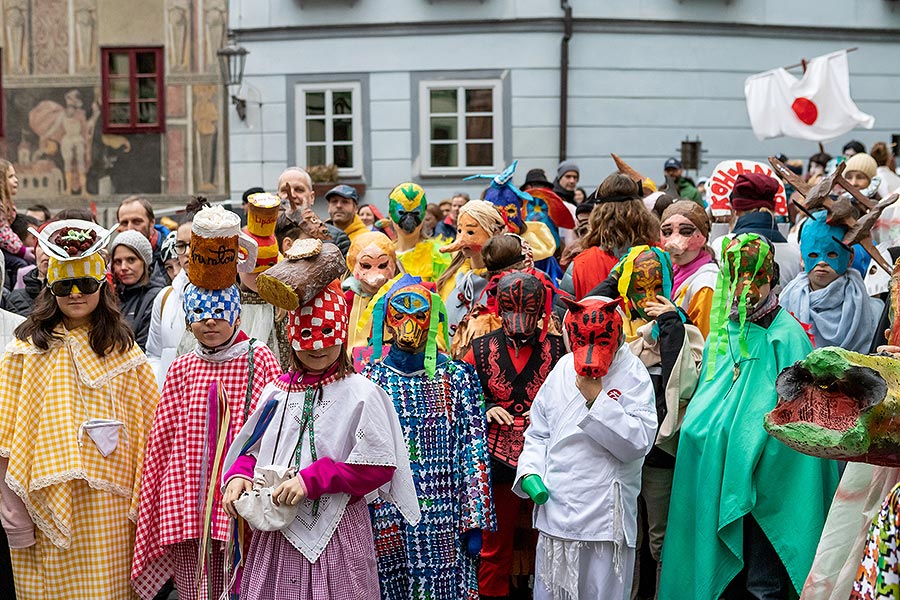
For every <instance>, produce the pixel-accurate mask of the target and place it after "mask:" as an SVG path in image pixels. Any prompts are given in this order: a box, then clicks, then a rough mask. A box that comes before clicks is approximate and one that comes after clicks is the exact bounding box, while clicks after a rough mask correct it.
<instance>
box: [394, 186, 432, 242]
mask: <svg viewBox="0 0 900 600" xmlns="http://www.w3.org/2000/svg"><path fill="white" fill-rule="evenodd" d="M427 205H428V201H427V200H426V199H425V190H423V189H422V187H421V186H419V185H416V184H415V183H411V182H407V183H401V184H400V185H398V186H397V187H395V188H394V189H393V190H391V193H390V195H389V196H388V209H389V212H390V215H391V220H392V221H393V222H394V223H395V224H396V225H397V226H398V227H399V228H400V229H402V230H403V231H405V232H406V233H412V232H414V231H415V230H416V228H418V227H419V225H421V224H422V220H423V219H424V218H425V207H426V206H427Z"/></svg>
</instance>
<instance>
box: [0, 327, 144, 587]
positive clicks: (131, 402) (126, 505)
mask: <svg viewBox="0 0 900 600" xmlns="http://www.w3.org/2000/svg"><path fill="white" fill-rule="evenodd" d="M58 332H59V333H60V334H62V335H63V336H64V338H63V341H62V342H59V343H56V344H54V345H53V346H52V347H51V348H50V349H49V350H47V351H42V350H40V349H38V348H36V347H35V346H33V345H32V344H30V343H28V342H22V341H19V340H16V341H13V342H12V343H11V344H10V345H9V346H8V347H7V351H6V353H5V354H4V355H3V357H2V359H0V456H2V457H6V458H8V460H9V467H8V470H7V475H6V482H7V484H8V485H9V487H10V489H11V490H12V491H13V492H14V493H15V494H16V495H18V496H19V497H20V498H21V499H22V500H23V502H24V503H25V506H26V507H27V509H28V512H29V515H30V516H31V518H32V520H33V521H34V522H35V524H36V525H37V527H36V532H35V533H36V537H37V544H35V545H34V546H31V547H30V548H24V549H14V550H12V551H11V554H12V560H13V572H14V575H15V578H16V593H17V595H18V597H19V598H20V599H22V598H24V599H32V598H41V599H43V598H48V599H49V598H109V599H119V598H133V597H134V592H133V591H132V589H131V585H130V570H131V557H132V552H133V544H134V521H135V520H136V517H137V508H138V497H139V494H138V492H139V485H140V472H141V465H142V462H143V455H144V446H145V444H146V439H147V435H148V433H149V431H150V425H151V423H152V421H153V413H154V408H155V406H156V402H157V400H158V395H159V393H158V388H157V386H156V379H155V377H154V375H153V371H152V369H151V368H150V365H149V363H148V362H147V359H146V357H145V356H144V354H143V353H142V352H141V351H140V349H139V348H138V347H137V345H135V346H133V347H132V348H131V349H130V350H129V351H127V352H116V353H111V354H110V355H108V356H106V357H104V358H100V357H98V356H97V355H96V354H95V353H94V352H93V351H92V350H91V347H90V344H89V339H88V333H89V330H88V327H80V328H77V329H74V330H72V331H67V330H66V329H65V327H63V326H62V325H60V328H59V329H58ZM113 407H114V412H113ZM113 415H115V418H118V419H119V420H121V421H123V422H124V427H123V429H122V431H121V432H120V435H119V443H118V446H117V447H116V449H115V451H114V452H113V453H112V454H111V455H110V456H108V457H106V458H104V457H103V456H102V455H101V454H100V452H99V451H98V450H97V448H96V446H95V445H94V443H93V441H92V440H91V439H90V438H89V437H88V436H86V435H85V436H84V438H83V440H82V442H81V444H79V442H78V430H79V427H80V426H81V424H82V423H84V422H85V421H86V420H88V419H90V418H105V419H110V418H113Z"/></svg>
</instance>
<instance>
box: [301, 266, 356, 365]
mask: <svg viewBox="0 0 900 600" xmlns="http://www.w3.org/2000/svg"><path fill="white" fill-rule="evenodd" d="M349 321H350V309H349V307H348V306H347V299H346V298H344V294H343V292H342V291H341V286H340V285H339V284H338V283H337V282H336V281H333V282H331V283H329V284H328V285H327V286H325V287H324V288H322V290H321V291H320V292H319V293H318V294H316V295H315V296H314V297H313V299H312V300H310V301H309V302H307V303H306V304H304V305H303V306H301V307H300V308H298V309H297V310H295V311H292V312H291V313H290V315H289V318H288V324H287V334H288V338H289V339H290V340H291V348H293V349H294V350H322V349H323V348H330V347H331V346H338V345H346V343H347V334H348V331H349V329H348V323H349Z"/></svg>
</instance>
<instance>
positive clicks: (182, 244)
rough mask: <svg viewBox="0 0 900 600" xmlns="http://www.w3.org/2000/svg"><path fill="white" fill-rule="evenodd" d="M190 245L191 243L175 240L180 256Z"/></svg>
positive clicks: (177, 252) (176, 249)
mask: <svg viewBox="0 0 900 600" xmlns="http://www.w3.org/2000/svg"><path fill="white" fill-rule="evenodd" d="M190 247H191V245H190V244H189V243H187V242H175V254H178V255H179V256H180V255H182V254H184V253H185V252H187V251H188V249H190Z"/></svg>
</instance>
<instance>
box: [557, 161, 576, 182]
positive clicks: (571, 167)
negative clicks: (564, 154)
mask: <svg viewBox="0 0 900 600" xmlns="http://www.w3.org/2000/svg"><path fill="white" fill-rule="evenodd" d="M569 171H575V172H576V173H578V176H579V177H581V170H580V169H579V168H578V165H576V164H575V163H574V162H572V161H571V160H564V161H562V162H561V163H559V166H558V167H556V179H559V178H560V177H562V176H563V175H565V174H566V173H568V172H569Z"/></svg>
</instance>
